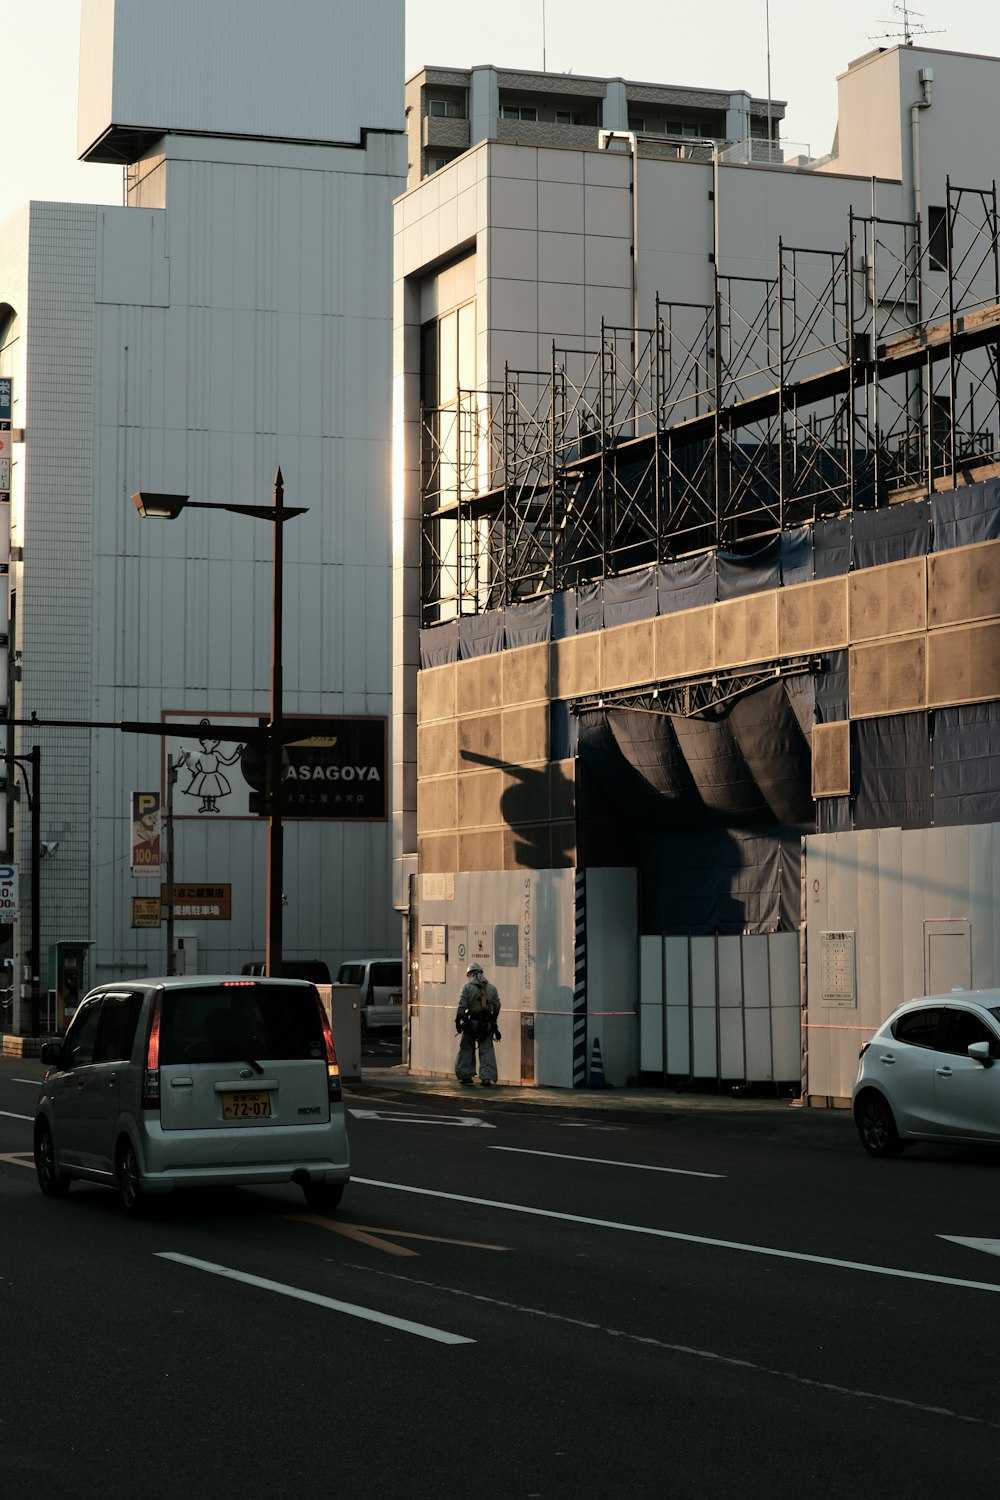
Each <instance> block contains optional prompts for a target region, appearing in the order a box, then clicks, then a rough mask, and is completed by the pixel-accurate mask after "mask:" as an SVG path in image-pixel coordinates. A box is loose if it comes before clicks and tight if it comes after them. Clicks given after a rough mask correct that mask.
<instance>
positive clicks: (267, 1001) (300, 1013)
mask: <svg viewBox="0 0 1000 1500" xmlns="http://www.w3.org/2000/svg"><path fill="white" fill-rule="evenodd" d="M325 1056H326V1048H325V1044H324V1040H323V1023H322V1019H321V1015H320V1006H319V1002H318V1000H317V996H316V992H315V990H313V989H303V988H300V987H298V986H296V985H272V984H257V983H255V982H254V981H253V980H252V979H250V980H247V979H244V980H233V981H230V982H228V983H223V984H213V985H204V986H198V987H191V988H187V987H185V988H183V989H177V990H170V989H167V990H165V991H164V993H163V1003H162V1009H161V1015H160V1064H161V1066H170V1065H171V1064H176V1063H193V1062H242V1061H249V1060H251V1059H252V1060H254V1061H258V1062H259V1061H264V1060H267V1059H280V1058H306V1057H309V1058H312V1057H315V1058H323V1057H325Z"/></svg>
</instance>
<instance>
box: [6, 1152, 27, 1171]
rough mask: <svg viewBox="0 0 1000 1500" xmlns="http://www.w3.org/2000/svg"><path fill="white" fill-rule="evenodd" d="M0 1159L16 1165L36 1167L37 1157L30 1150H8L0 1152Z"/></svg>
mask: <svg viewBox="0 0 1000 1500" xmlns="http://www.w3.org/2000/svg"><path fill="white" fill-rule="evenodd" d="M0 1161H9V1162H10V1163H11V1164H12V1165H13V1166H15V1167H31V1168H32V1169H33V1168H34V1165H35V1158H34V1157H33V1156H32V1154H31V1152H30V1151H7V1152H2V1153H0Z"/></svg>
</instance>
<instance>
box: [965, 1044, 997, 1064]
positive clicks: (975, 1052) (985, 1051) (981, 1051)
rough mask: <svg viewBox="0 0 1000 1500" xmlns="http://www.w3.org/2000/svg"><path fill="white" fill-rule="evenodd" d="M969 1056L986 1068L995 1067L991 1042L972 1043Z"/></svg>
mask: <svg viewBox="0 0 1000 1500" xmlns="http://www.w3.org/2000/svg"><path fill="white" fill-rule="evenodd" d="M969 1056H970V1057H971V1058H972V1061H973V1062H977V1063H982V1065H983V1067H984V1068H992V1066H993V1059H992V1057H991V1056H990V1044H989V1042H970V1043H969Z"/></svg>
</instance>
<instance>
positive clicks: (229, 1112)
mask: <svg viewBox="0 0 1000 1500" xmlns="http://www.w3.org/2000/svg"><path fill="white" fill-rule="evenodd" d="M270 1114H271V1095H270V1094H269V1093H268V1092H267V1091H266V1090H265V1091H264V1092H263V1093H259V1094H251V1093H240V1094H223V1096H222V1118H223V1119H224V1120H267V1119H269V1118H270Z"/></svg>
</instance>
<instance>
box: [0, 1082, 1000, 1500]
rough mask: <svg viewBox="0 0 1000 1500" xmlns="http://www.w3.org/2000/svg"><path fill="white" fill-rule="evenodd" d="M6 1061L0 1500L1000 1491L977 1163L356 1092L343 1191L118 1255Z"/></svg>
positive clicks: (771, 1120)
mask: <svg viewBox="0 0 1000 1500" xmlns="http://www.w3.org/2000/svg"><path fill="white" fill-rule="evenodd" d="M39 1073H40V1069H39V1068H38V1065H37V1064H35V1063H29V1062H23V1061H20V1060H14V1059H8V1060H4V1061H2V1062H0V1112H2V1113H0V1414H2V1421H0V1493H2V1494H3V1495H4V1497H5V1500H34V1497H36V1496H37V1497H43V1496H44V1497H46V1500H53V1497H72V1500H91V1497H95V1500H96V1497H98V1496H100V1497H102V1500H117V1497H123V1500H124V1497H130V1500H131V1497H135V1496H140V1497H143V1500H146V1497H149V1500H158V1497H160V1496H164V1497H167V1496H171V1497H172V1496H175V1495H177V1494H183V1495H185V1496H189V1497H195V1500H199V1497H201V1496H214V1497H228V1496H236V1495H240V1496H244V1497H247V1496H250V1497H256V1496H261V1497H264V1496H268V1497H270V1496H276V1495H281V1496H295V1497H297V1496H299V1495H307V1494H312V1493H317V1494H321V1493H336V1494H339V1495H347V1496H351V1497H368V1496H372V1497H376V1496H378V1497H385V1496H390V1497H395V1496H400V1497H402V1496H406V1497H428V1500H431V1497H434V1500H443V1497H451V1496H456V1497H457V1496H467V1495H475V1496H477V1497H493V1496H497V1497H500V1496H502V1497H512V1500H518V1497H524V1500H533V1497H539V1500H542V1497H544V1500H554V1497H563V1496H566V1497H569V1496H573V1497H580V1496H583V1497H591V1496H594V1497H597V1496H600V1497H611V1500H617V1497H619V1496H622V1497H624V1496H654V1495H655V1496H657V1497H660V1496H666V1495H669V1496H671V1497H675V1496H696V1495H697V1496H709V1497H713V1496H723V1495H725V1496H732V1495H734V1494H735V1495H739V1496H751V1497H753V1496H758V1495H760V1496H764V1495H767V1496H769V1497H784V1496H788V1497H791V1496H795V1497H802V1496H807V1497H818V1500H823V1497H827V1496H829V1497H831V1500H832V1497H835V1496H836V1497H844V1496H862V1495H863V1496H870V1495H873V1494H879V1493H882V1494H886V1495H892V1496H897V1495H898V1496H905V1497H907V1500H919V1497H923V1496H927V1497H932V1496H933V1497H935V1500H937V1497H939V1496H941V1495H942V1494H949V1493H952V1492H959V1493H961V1495H962V1496H963V1497H965V1500H978V1497H980V1496H981V1497H983V1500H985V1497H990V1500H994V1497H995V1496H996V1495H997V1494H998V1493H1000V1405H998V1402H997V1378H996V1347H997V1337H996V1330H997V1327H998V1322H1000V1260H998V1258H997V1255H996V1254H994V1253H990V1251H989V1249H984V1248H982V1247H976V1246H970V1245H967V1244H960V1243H956V1242H955V1240H953V1239H948V1238H944V1236H960V1237H967V1238H972V1239H975V1240H985V1241H992V1246H993V1249H994V1250H998V1251H1000V1205H998V1201H997V1191H996V1184H997V1175H996V1174H997V1170H998V1166H1000V1156H998V1155H997V1153H993V1152H973V1151H962V1150H955V1151H947V1150H944V1149H942V1148H924V1149H920V1150H917V1151H913V1152H909V1153H907V1154H905V1155H904V1156H903V1157H902V1158H901V1159H900V1160H898V1161H895V1162H884V1163H883V1162H873V1161H870V1160H869V1159H868V1158H867V1157H866V1156H864V1154H863V1153H862V1152H861V1150H860V1147H859V1146H858V1145H857V1142H856V1138H855V1136H854V1132H853V1128H852V1126H851V1124H850V1121H849V1119H848V1118H846V1117H845V1116H844V1115H840V1114H836V1115H833V1114H813V1113H804V1112H802V1111H797V1110H792V1109H789V1108H783V1109H782V1108H772V1109H762V1110H759V1111H755V1110H753V1109H745V1108H727V1107H726V1106H725V1105H724V1104H723V1105H720V1107H719V1108H708V1109H706V1108H690V1109H685V1108H683V1107H680V1108H676V1109H669V1110H660V1111H657V1112H655V1113H649V1114H646V1113H641V1112H636V1111H618V1110H616V1109H615V1108H614V1104H613V1101H609V1103H610V1107H609V1108H607V1109H593V1108H591V1109H583V1108H577V1107H574V1105H573V1102H572V1100H569V1101H567V1103H566V1105H565V1106H562V1107H547V1108H533V1107H531V1105H530V1103H528V1102H526V1101H525V1100H524V1099H523V1098H522V1097H521V1096H520V1095H517V1096H514V1097H512V1096H511V1095H509V1094H505V1092H504V1091H503V1090H496V1091H492V1092H490V1093H487V1092H486V1091H482V1092H480V1091H478V1090H477V1091H476V1092H475V1093H472V1092H471V1091H468V1092H463V1093H457V1092H456V1093H455V1094H454V1095H453V1096H452V1097H442V1096H431V1095H429V1094H426V1093H410V1092H403V1091H396V1090H393V1089H392V1088H391V1087H390V1086H387V1085H385V1084H384V1083H383V1084H365V1085H362V1086H361V1087H360V1088H358V1089H356V1090H354V1091H352V1094H351V1096H350V1099H349V1103H350V1107H351V1110H352V1115H351V1142H352V1154H353V1159H354V1171H355V1179H354V1181H353V1182H352V1183H351V1185H350V1187H349V1188H348V1190H347V1193H346V1194H345V1197H344V1202H343V1204H342V1206H341V1209H340V1210H339V1211H338V1212H337V1213H336V1214H333V1215H329V1216H325V1217H317V1216H315V1215H312V1214H309V1213H308V1212H307V1211H306V1210H305V1205H304V1202H303V1200H302V1198H301V1195H300V1194H299V1193H298V1191H297V1190H296V1189H294V1188H291V1187H290V1188H288V1189H287V1190H286V1189H275V1190H267V1191H264V1190H259V1191H258V1190H241V1191H239V1192H233V1193H230V1194H226V1195H222V1196H221V1197H214V1198H211V1199H208V1198H204V1197H199V1196H197V1195H189V1196H185V1197H183V1198H182V1197H178V1198H177V1199H176V1200H174V1201H170V1202H168V1203H167V1204H166V1206H165V1207H164V1208H163V1209H162V1210H161V1211H160V1212H158V1213H157V1214H156V1215H155V1216H154V1217H153V1218H152V1219H151V1220H149V1221H148V1222H143V1223H138V1224H133V1223H129V1222H127V1221H125V1220H124V1218H123V1217H122V1216H121V1214H120V1213H119V1210H118V1208H117V1205H116V1202H115V1199H114V1196H113V1195H112V1194H111V1193H108V1192H105V1191H103V1190H101V1189H98V1188H90V1187H86V1186H80V1185H75V1186H74V1188H73V1190H72V1191H71V1193H70V1194H69V1196H68V1198H66V1199H65V1200H62V1201H53V1200H46V1199H43V1198H42V1197H41V1195H40V1194H39V1193H38V1190H37V1187H36V1185H35V1179H34V1173H33V1171H32V1170H29V1159H28V1156H27V1153H28V1151H29V1148H30V1140H31V1125H30V1116H31V1111H32V1105H33V1101H34V1085H33V1080H34V1079H36V1078H37V1077H38V1075H39Z"/></svg>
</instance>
